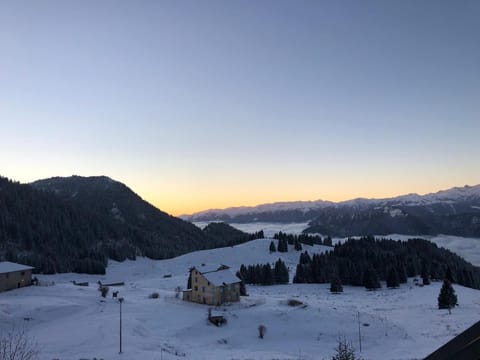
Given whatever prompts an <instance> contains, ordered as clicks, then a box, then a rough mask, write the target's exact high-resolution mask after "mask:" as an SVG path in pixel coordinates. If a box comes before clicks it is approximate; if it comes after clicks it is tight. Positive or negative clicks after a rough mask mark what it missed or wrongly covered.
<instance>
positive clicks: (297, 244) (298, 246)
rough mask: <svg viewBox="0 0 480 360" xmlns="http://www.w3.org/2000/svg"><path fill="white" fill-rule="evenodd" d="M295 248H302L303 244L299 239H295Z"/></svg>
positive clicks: (298, 249)
mask: <svg viewBox="0 0 480 360" xmlns="http://www.w3.org/2000/svg"><path fill="white" fill-rule="evenodd" d="M295 250H296V251H301V250H302V244H300V241H298V239H295Z"/></svg>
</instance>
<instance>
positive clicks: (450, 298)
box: [438, 279, 457, 310]
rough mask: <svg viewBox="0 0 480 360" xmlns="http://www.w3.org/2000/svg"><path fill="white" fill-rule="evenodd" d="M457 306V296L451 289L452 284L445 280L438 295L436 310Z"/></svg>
mask: <svg viewBox="0 0 480 360" xmlns="http://www.w3.org/2000/svg"><path fill="white" fill-rule="evenodd" d="M455 305H457V295H455V290H454V289H453V286H452V283H451V282H450V281H449V280H448V279H445V280H443V285H442V288H441V289H440V294H439V295H438V308H439V309H449V310H450V309H451V308H453V307H455Z"/></svg>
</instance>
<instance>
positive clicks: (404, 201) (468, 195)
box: [181, 184, 480, 221]
mask: <svg viewBox="0 0 480 360" xmlns="http://www.w3.org/2000/svg"><path fill="white" fill-rule="evenodd" d="M472 199H474V200H476V201H478V200H480V184H479V185H475V186H468V185H465V186H464V187H453V188H451V189H447V190H441V191H438V192H435V193H429V194H425V195H418V194H406V195H401V196H397V197H392V198H383V199H367V198H356V199H352V200H346V201H340V202H332V201H325V200H315V201H291V202H277V203H270V204H261V205H257V206H240V207H231V208H226V209H210V210H204V211H200V212H196V213H194V214H192V215H182V216H181V218H183V219H185V220H190V221H196V219H198V218H199V217H203V218H205V216H209V217H210V219H211V220H215V219H221V218H222V216H225V215H227V216H230V217H235V216H238V215H247V214H258V213H263V212H276V211H285V210H299V211H302V212H303V213H306V212H308V211H310V210H315V209H321V208H325V207H329V206H337V207H338V206H350V207H352V208H362V207H365V206H369V205H387V204H392V203H393V204H395V205H397V206H398V205H403V206H417V205H432V204H437V203H446V204H448V203H450V204H453V203H456V202H459V201H468V200H472ZM473 208H475V207H473ZM392 216H393V215H392Z"/></svg>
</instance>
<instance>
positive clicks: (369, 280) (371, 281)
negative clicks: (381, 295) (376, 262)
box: [363, 268, 382, 290]
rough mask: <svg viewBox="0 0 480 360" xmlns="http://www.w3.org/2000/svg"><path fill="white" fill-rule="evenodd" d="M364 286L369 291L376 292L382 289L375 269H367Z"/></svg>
mask: <svg viewBox="0 0 480 360" xmlns="http://www.w3.org/2000/svg"><path fill="white" fill-rule="evenodd" d="M363 286H365V287H366V288H367V290H375V289H379V288H381V287H382V286H381V285H380V281H378V277H377V273H376V272H375V270H374V269H371V268H367V269H366V270H365V273H364V275H363Z"/></svg>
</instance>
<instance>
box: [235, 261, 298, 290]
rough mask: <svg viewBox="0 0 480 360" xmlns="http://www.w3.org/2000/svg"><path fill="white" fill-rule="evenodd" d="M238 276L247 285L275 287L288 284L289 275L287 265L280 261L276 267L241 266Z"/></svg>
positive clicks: (263, 265) (267, 265)
mask: <svg viewBox="0 0 480 360" xmlns="http://www.w3.org/2000/svg"><path fill="white" fill-rule="evenodd" d="M237 276H238V277H239V278H240V279H241V280H242V281H244V282H245V283H246V284H253V285H275V284H288V281H289V275H288V269H287V266H286V265H285V263H284V262H283V261H282V260H281V259H278V260H277V261H276V262H275V265H274V267H273V268H272V266H271V265H270V264H268V263H267V264H256V265H248V266H245V265H243V264H242V265H241V266H240V270H239V271H238V272H237Z"/></svg>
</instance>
